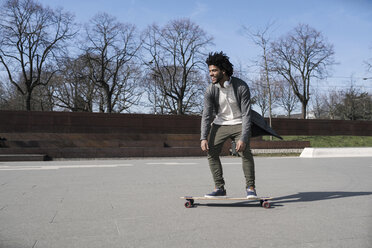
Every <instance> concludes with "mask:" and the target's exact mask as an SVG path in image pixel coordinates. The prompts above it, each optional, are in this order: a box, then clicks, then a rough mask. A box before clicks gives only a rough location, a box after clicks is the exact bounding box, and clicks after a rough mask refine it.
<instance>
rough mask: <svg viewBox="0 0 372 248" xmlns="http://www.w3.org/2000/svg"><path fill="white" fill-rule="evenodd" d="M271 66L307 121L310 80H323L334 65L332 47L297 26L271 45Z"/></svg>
mask: <svg viewBox="0 0 372 248" xmlns="http://www.w3.org/2000/svg"><path fill="white" fill-rule="evenodd" d="M272 51H273V58H272V60H271V65H272V67H273V68H274V69H275V70H276V71H277V73H279V75H281V76H282V77H283V78H284V79H285V80H287V81H288V82H289V83H290V85H291V87H292V89H293V91H294V93H295V94H296V96H297V97H298V99H299V100H300V102H301V104H302V118H303V119H305V118H306V110H307V104H308V102H309V99H310V84H311V79H312V78H323V77H324V76H325V75H326V74H327V69H328V67H329V66H330V65H332V64H334V58H333V57H334V50H333V45H331V44H329V43H327V41H326V39H325V38H324V37H323V35H322V34H321V33H320V32H318V31H316V30H315V29H314V28H311V27H310V26H308V25H304V24H300V25H298V26H297V27H296V28H295V29H294V30H293V31H292V32H290V33H289V34H288V35H286V36H285V37H283V38H281V39H279V41H277V42H274V43H272Z"/></svg>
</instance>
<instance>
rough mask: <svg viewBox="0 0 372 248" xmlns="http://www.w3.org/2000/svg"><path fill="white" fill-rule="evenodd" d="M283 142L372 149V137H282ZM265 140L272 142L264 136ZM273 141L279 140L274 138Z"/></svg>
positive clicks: (313, 145)
mask: <svg viewBox="0 0 372 248" xmlns="http://www.w3.org/2000/svg"><path fill="white" fill-rule="evenodd" d="M282 137H283V140H285V141H290V140H297V141H310V145H311V147H372V136H282ZM263 140H270V137H269V136H263ZM273 140H279V139H277V138H275V137H274V139H273Z"/></svg>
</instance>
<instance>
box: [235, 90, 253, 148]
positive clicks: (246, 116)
mask: <svg viewBox="0 0 372 248" xmlns="http://www.w3.org/2000/svg"><path fill="white" fill-rule="evenodd" d="M239 94H241V95H240V106H241V107H240V108H241V112H242V136H241V138H240V141H242V142H244V143H245V144H247V143H248V142H249V137H250V135H251V134H250V133H251V94H250V92H249V87H248V85H245V86H240V87H239ZM238 143H239V142H237V149H238ZM244 148H245V147H244Z"/></svg>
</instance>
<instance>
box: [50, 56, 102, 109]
mask: <svg viewBox="0 0 372 248" xmlns="http://www.w3.org/2000/svg"><path fill="white" fill-rule="evenodd" d="M60 70H61V72H60V73H58V75H57V76H56V77H55V78H54V79H53V81H52V83H51V85H52V86H53V88H54V94H53V97H54V98H55V99H56V100H57V103H56V105H57V106H58V107H60V108H63V109H68V110H71V111H84V112H93V103H94V100H95V98H96V92H97V86H95V85H94V84H93V82H92V81H91V80H90V77H89V72H90V68H89V64H88V61H87V57H86V56H83V55H82V56H78V57H77V58H66V59H65V60H63V61H62V62H61V63H60Z"/></svg>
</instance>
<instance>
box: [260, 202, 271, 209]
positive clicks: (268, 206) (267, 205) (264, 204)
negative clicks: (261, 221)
mask: <svg viewBox="0 0 372 248" xmlns="http://www.w3.org/2000/svg"><path fill="white" fill-rule="evenodd" d="M262 207H264V208H270V203H269V202H268V201H264V202H263V203H262Z"/></svg>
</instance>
